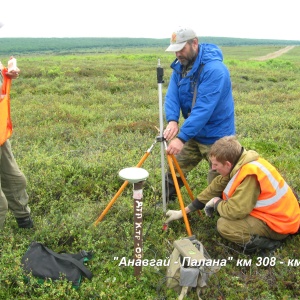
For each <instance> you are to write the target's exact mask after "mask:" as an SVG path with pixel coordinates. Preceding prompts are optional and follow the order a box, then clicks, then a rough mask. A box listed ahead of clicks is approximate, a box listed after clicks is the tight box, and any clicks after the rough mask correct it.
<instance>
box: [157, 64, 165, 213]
mask: <svg viewBox="0 0 300 300" xmlns="http://www.w3.org/2000/svg"><path fill="white" fill-rule="evenodd" d="M163 77H164V69H163V68H162V66H161V65H160V59H159V60H158V64H157V84H158V104H159V132H160V136H159V137H158V141H159V142H161V143H160V149H161V151H160V156H161V159H160V161H161V183H162V198H163V212H166V207H167V204H166V185H165V143H164V142H163V141H164V137H163V134H164V121H163V104H162V84H163V83H164V80H163Z"/></svg>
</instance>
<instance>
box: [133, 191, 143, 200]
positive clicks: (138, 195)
mask: <svg viewBox="0 0 300 300" xmlns="http://www.w3.org/2000/svg"><path fill="white" fill-rule="evenodd" d="M142 198H143V190H142V189H141V190H133V199H138V200H140V199H142Z"/></svg>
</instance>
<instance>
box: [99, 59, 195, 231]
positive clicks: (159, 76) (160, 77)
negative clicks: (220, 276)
mask: <svg viewBox="0 0 300 300" xmlns="http://www.w3.org/2000/svg"><path fill="white" fill-rule="evenodd" d="M163 82H164V81H163V68H162V67H161V65H160V60H158V66H157V83H158V97H159V119H160V136H158V137H156V140H155V141H154V143H153V144H152V145H151V147H150V148H149V149H148V150H147V151H146V153H145V154H144V155H143V157H142V158H141V160H140V161H139V163H138V164H137V165H136V167H138V168H140V167H141V166H142V164H143V163H144V162H145V160H146V159H147V158H148V156H149V155H150V153H151V151H152V149H153V148H154V146H155V144H156V143H161V179H162V198H163V211H164V213H165V212H166V192H165V173H164V168H165V166H164V155H165V152H166V149H167V143H166V140H165V138H164V137H163V113H162V111H163V109H162V83H163ZM167 161H168V165H169V168H170V171H171V174H172V178H173V182H174V186H175V189H176V194H177V197H178V201H179V205H180V209H181V211H182V216H183V220H184V223H185V227H186V230H187V234H188V235H189V236H192V232H191V228H190V225H189V221H188V218H187V215H186V212H185V208H184V203H183V200H182V195H181V192H180V187H179V184H178V180H177V176H176V173H175V168H174V165H175V167H176V170H177V172H178V173H179V175H180V178H181V180H182V182H183V184H184V186H185V188H186V189H187V192H188V194H189V196H190V198H191V200H192V201H193V200H194V196H193V193H192V191H191V189H190V187H189V185H188V183H187V181H186V179H185V177H184V174H183V172H182V170H181V168H180V166H179V164H178V162H177V159H176V157H175V156H174V155H173V154H167ZM173 163H174V164H173ZM128 183H129V181H128V180H125V181H124V183H123V184H122V186H121V187H120V189H119V190H118V192H117V193H116V194H115V196H114V197H113V198H112V199H111V201H110V202H109V203H108V205H107V206H106V208H105V209H104V211H103V212H102V213H101V215H100V216H99V217H98V219H97V220H96V221H95V223H94V225H95V226H96V225H97V224H98V223H99V222H101V221H102V220H103V218H104V216H105V215H106V214H107V212H108V211H109V210H110V208H111V207H112V205H113V204H114V203H115V201H116V200H117V199H118V197H119V196H120V195H121V193H122V192H123V190H124V189H125V187H126V186H127V185H128Z"/></svg>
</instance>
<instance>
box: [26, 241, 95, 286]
mask: <svg viewBox="0 0 300 300" xmlns="http://www.w3.org/2000/svg"><path fill="white" fill-rule="evenodd" d="M92 255H93V254H92V252H86V251H84V250H82V251H80V252H78V253H76V254H68V253H56V252H54V251H52V250H50V249H49V248H47V247H45V246H44V245H43V244H41V243H38V242H32V243H31V244H30V246H29V249H28V250H27V252H26V253H25V254H24V256H23V257H22V260H21V263H22V267H23V269H24V271H25V274H26V275H27V279H29V277H28V275H29V274H32V275H33V276H35V277H38V278H40V279H42V281H44V280H47V279H52V280H58V279H63V278H66V279H67V280H68V281H71V282H72V285H73V287H74V288H78V287H79V285H80V282H81V279H82V276H85V277H87V278H88V279H91V278H92V276H93V274H92V273H91V271H90V270H88V269H87V268H86V267H85V266H84V263H85V262H86V261H88V260H90V259H91V258H92Z"/></svg>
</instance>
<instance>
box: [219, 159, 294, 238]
mask: <svg viewBox="0 0 300 300" xmlns="http://www.w3.org/2000/svg"><path fill="white" fill-rule="evenodd" d="M248 175H255V176H256V177H257V180H258V183H259V185H260V195H259V196H258V199H257V202H256V205H255V206H254V208H253V210H252V211H251V212H250V215H251V216H253V217H255V218H258V219H261V220H262V221H263V222H265V223H266V224H267V225H268V226H269V227H270V228H271V229H272V230H274V231H276V232H278V233H281V234H289V233H295V232H297V231H298V229H299V223H300V209H299V204H298V201H297V199H296V197H295V195H294V194H293V192H292V190H291V188H290V187H289V186H288V184H287V183H286V182H285V180H284V179H283V178H282V176H281V175H280V174H279V173H278V171H277V170H276V169H275V168H274V167H273V166H272V165H271V164H270V163H268V162H267V161H266V160H264V159H262V158H259V159H258V160H256V161H252V162H249V163H247V164H245V165H243V166H242V167H241V168H240V169H239V170H238V171H237V172H236V174H234V176H233V177H232V178H231V180H230V181H229V183H228V184H227V186H226V188H225V189H224V191H223V199H224V200H225V201H227V200H228V199H229V198H230V197H231V196H232V195H233V194H234V192H235V190H236V189H237V188H238V186H239V185H240V184H241V182H242V181H243V180H244V179H245V178H246V177H247V176H248Z"/></svg>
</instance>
